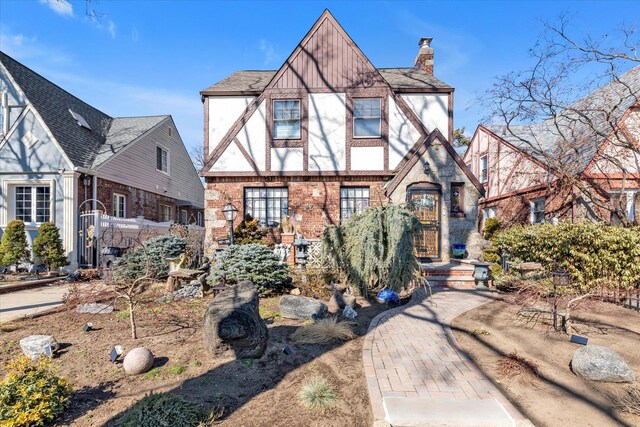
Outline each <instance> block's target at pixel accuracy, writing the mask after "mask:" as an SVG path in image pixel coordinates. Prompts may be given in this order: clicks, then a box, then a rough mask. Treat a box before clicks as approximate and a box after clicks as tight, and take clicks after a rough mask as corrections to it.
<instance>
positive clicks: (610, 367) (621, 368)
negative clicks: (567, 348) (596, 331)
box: [571, 345, 636, 383]
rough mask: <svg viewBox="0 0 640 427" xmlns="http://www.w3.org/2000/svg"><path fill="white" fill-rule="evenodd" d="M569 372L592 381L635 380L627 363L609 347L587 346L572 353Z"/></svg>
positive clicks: (617, 381)
mask: <svg viewBox="0 0 640 427" xmlns="http://www.w3.org/2000/svg"><path fill="white" fill-rule="evenodd" d="M571 370H572V371H573V372H574V373H575V374H576V375H579V376H581V377H583V378H586V379H588V380H592V381H604V382H613V383H627V382H632V381H634V380H635V377H636V376H635V373H634V372H633V370H631V368H630V367H629V365H628V364H627V362H625V361H624V359H623V358H622V357H620V355H619V354H618V353H616V352H615V351H613V350H611V349H610V348H609V347H604V346H601V345H587V346H584V347H580V348H579V349H577V350H576V351H575V352H574V353H573V357H572V359H571Z"/></svg>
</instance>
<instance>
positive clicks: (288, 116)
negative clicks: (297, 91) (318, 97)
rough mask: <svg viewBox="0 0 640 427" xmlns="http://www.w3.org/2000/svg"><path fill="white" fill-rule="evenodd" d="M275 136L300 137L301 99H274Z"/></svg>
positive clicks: (283, 137) (282, 137) (278, 137)
mask: <svg viewBox="0 0 640 427" xmlns="http://www.w3.org/2000/svg"><path fill="white" fill-rule="evenodd" d="M273 138H274V139H300V100H299V99H280V100H274V101H273Z"/></svg>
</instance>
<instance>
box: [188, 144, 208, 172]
mask: <svg viewBox="0 0 640 427" xmlns="http://www.w3.org/2000/svg"><path fill="white" fill-rule="evenodd" d="M189 156H191V161H192V162H193V165H194V166H195V167H196V169H197V170H198V171H200V170H202V168H203V167H204V165H205V160H206V159H205V155H204V145H203V144H198V145H195V146H193V147H191V148H190V149H189Z"/></svg>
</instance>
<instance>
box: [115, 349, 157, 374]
mask: <svg viewBox="0 0 640 427" xmlns="http://www.w3.org/2000/svg"><path fill="white" fill-rule="evenodd" d="M153 360H154V357H153V353H151V350H149V349H148V348H146V347H136V348H134V349H132V350H131V351H130V352H129V353H127V355H126V356H125V357H124V361H123V362H122V367H123V368H124V371H125V372H126V373H127V374H129V375H140V374H144V373H145V372H147V371H148V370H149V369H151V367H152V366H153Z"/></svg>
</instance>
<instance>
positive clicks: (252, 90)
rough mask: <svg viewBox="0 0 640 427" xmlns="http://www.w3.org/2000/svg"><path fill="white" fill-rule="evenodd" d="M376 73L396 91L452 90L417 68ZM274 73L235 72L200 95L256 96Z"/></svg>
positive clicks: (393, 69)
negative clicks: (231, 93)
mask: <svg viewBox="0 0 640 427" xmlns="http://www.w3.org/2000/svg"><path fill="white" fill-rule="evenodd" d="M378 71H380V74H382V77H384V79H385V80H386V81H387V82H388V83H389V85H390V86H391V87H392V88H393V89H396V90H411V89H420V90H425V89H431V90H442V89H445V90H449V89H452V87H451V86H449V85H448V84H446V83H444V82H443V81H441V80H439V79H438V78H436V77H434V76H432V75H430V74H428V73H426V72H424V71H423V70H420V69H417V68H379V69H378ZM276 73H277V70H246V71H236V72H235V73H233V74H231V75H230V76H229V77H227V78H225V79H223V80H220V81H219V82H218V83H216V84H214V85H213V86H209V87H208V88H206V89H204V90H202V92H201V93H202V94H204V95H208V94H216V93H219V92H240V93H243V92H246V93H247V94H258V93H260V92H262V91H263V90H264V88H265V87H266V86H267V84H269V82H270V81H271V79H272V78H273V76H274V75H275V74H276Z"/></svg>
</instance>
